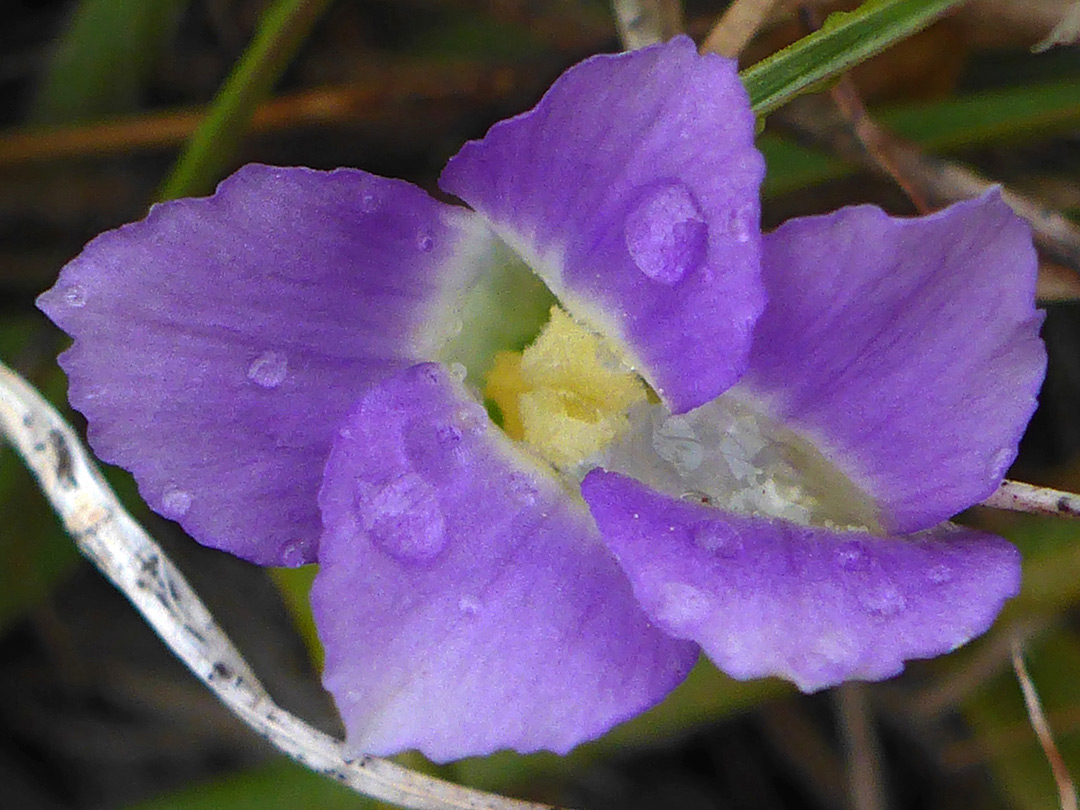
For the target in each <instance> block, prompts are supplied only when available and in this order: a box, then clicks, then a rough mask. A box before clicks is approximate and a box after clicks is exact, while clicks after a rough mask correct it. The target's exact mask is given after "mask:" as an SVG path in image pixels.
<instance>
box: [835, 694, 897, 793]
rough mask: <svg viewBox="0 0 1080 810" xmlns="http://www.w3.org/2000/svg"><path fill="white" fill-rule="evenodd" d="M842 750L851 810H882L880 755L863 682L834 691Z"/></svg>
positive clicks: (882, 791)
mask: <svg viewBox="0 0 1080 810" xmlns="http://www.w3.org/2000/svg"><path fill="white" fill-rule="evenodd" d="M833 694H834V696H835V699H836V708H837V714H838V715H839V717H838V720H839V723H838V725H839V726H840V737H841V739H842V742H843V747H844V761H845V764H846V768H847V777H848V791H849V796H850V800H851V806H852V808H853V809H854V810H883V808H884V807H885V790H884V788H883V787H882V777H881V752H880V750H879V747H878V740H877V733H876V732H875V730H874V718H873V714H872V711H871V708H870V701H869V695H868V693H867V687H866V684H864V683H859V682H857V681H851V682H849V683H845V684H842V685H841V686H839V687H838V688H837V689H836V690H835V691H834V693H833Z"/></svg>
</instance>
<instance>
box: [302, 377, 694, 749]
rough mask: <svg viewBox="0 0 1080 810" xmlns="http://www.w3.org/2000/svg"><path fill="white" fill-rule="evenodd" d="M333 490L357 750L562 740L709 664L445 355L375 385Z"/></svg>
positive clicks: (336, 657) (323, 550) (337, 615)
mask: <svg viewBox="0 0 1080 810" xmlns="http://www.w3.org/2000/svg"><path fill="white" fill-rule="evenodd" d="M319 502H320V506H321V508H322V513H323V520H324V522H325V524H326V533H325V534H324V536H323V539H322V542H321V546H320V552H319V557H320V562H321V569H320V571H319V574H318V576H317V577H316V580H315V586H314V588H313V590H312V605H313V607H314V611H315V617H316V622H317V624H318V627H319V634H320V637H321V638H322V641H323V644H324V646H325V648H326V669H325V672H324V682H325V684H326V687H327V689H329V690H330V692H331V693H332V694H333V695H334V697H335V699H336V701H337V704H338V708H339V710H340V711H341V714H342V717H343V718H344V720H345V726H346V729H347V730H348V740H349V744H350V747H351V748H352V749H353V750H356V751H364V752H367V753H374V754H390V753H395V752H397V751H401V750H403V749H406V748H418V749H420V750H421V751H423V752H424V754H426V755H427V756H429V757H431V758H433V759H436V760H440V761H441V760H448V759H454V758H458V757H463V756H470V755H475V754H485V753H488V752H491V751H494V750H496V749H499V748H514V749H517V750H518V751H523V752H524V751H535V750H539V749H548V750H552V751H557V752H560V753H564V752H566V751H568V750H569V749H570V748H572V747H573V746H574V745H576V744H578V743H580V742H583V741H584V740H588V739H591V738H593V737H596V736H598V735H599V734H601V733H603V732H604V731H606V730H607V729H608V728H610V727H611V726H612V725H614V724H615V723H617V722H619V721H621V720H624V719H627V718H629V717H631V716H633V715H635V714H637V713H639V712H641V711H644V710H645V709H646V708H648V707H649V706H651V705H653V704H654V703H656V702H658V701H659V700H660V699H661V698H662V697H663V696H664V695H665V694H667V692H668V691H669V690H670V689H672V688H673V687H674V686H675V685H676V684H677V683H679V682H680V681H681V680H682V679H683V677H685V675H686V673H687V672H688V671H689V669H690V667H691V666H692V665H693V663H694V660H695V658H696V655H697V648H696V646H694V645H693V644H688V643H686V642H682V641H675V640H673V639H671V638H669V637H668V636H666V635H664V634H663V633H661V632H659V631H658V630H656V629H655V628H653V627H652V626H651V625H650V624H649V623H648V621H647V620H646V618H645V615H644V613H642V612H641V610H640V608H639V607H638V605H637V603H636V601H635V600H634V597H633V594H632V593H631V591H630V587H629V585H628V583H627V581H626V578H625V577H624V576H623V574H622V572H621V571H620V570H619V569H618V566H616V565H615V562H614V561H613V560H612V559H611V556H610V555H609V554H608V552H607V550H606V549H605V548H604V547H603V544H602V543H601V542H600V539H599V537H598V536H597V534H596V529H595V527H594V526H593V524H592V521H591V520H590V518H589V516H588V513H587V512H586V510H585V508H584V506H583V505H582V504H581V503H580V502H578V501H576V500H572V499H571V498H570V497H569V496H568V495H567V494H566V492H565V490H563V488H562V487H561V485H560V484H558V483H557V482H556V481H555V480H554V479H552V478H551V477H549V476H548V475H547V474H546V473H544V472H543V471H542V470H541V468H539V467H536V466H534V465H533V464H532V463H531V462H527V461H524V460H523V459H520V458H518V457H516V456H515V455H514V451H512V450H511V449H510V448H509V443H508V440H507V439H506V438H505V436H504V435H503V434H502V433H501V432H500V431H499V430H498V428H496V427H494V426H493V425H492V424H491V422H490V421H489V420H488V419H487V417H486V415H485V413H484V411H483V408H481V407H480V405H478V404H477V403H475V402H473V401H472V400H471V399H470V398H469V396H468V395H467V394H466V393H465V391H464V389H463V388H462V387H461V386H460V384H458V383H456V381H454V380H453V379H452V377H451V376H450V375H449V374H448V373H447V372H446V371H445V370H444V369H442V368H441V367H439V366H435V365H421V366H417V367H415V368H412V369H409V370H407V371H405V372H403V373H401V374H399V375H397V376H395V377H394V378H392V379H389V380H387V381H385V382H384V383H382V384H379V385H377V386H374V387H373V388H372V389H371V390H370V392H369V393H368V394H367V395H366V396H365V397H364V399H363V401H362V402H361V403H360V404H359V405H358V406H357V408H356V409H355V410H354V411H353V412H352V413H351V414H350V416H349V417H348V419H347V420H346V422H345V424H344V427H343V428H342V432H341V435H340V436H339V437H338V439H337V440H336V441H335V443H334V449H333V452H332V454H331V456H330V461H329V463H328V464H327V468H326V478H325V481H324V484H323V489H322V491H321V494H320V497H319Z"/></svg>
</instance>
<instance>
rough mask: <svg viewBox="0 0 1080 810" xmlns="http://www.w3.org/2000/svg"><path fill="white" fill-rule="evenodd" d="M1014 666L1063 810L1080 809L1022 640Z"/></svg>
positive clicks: (1015, 645) (1017, 644) (1016, 645)
mask: <svg viewBox="0 0 1080 810" xmlns="http://www.w3.org/2000/svg"><path fill="white" fill-rule="evenodd" d="M1012 664H1013V670H1015V672H1016V680H1017V681H1019V682H1020V691H1021V692H1023V694H1024V706H1025V707H1026V708H1027V713H1028V719H1029V720H1030V721H1031V728H1032V729H1033V730H1034V731H1035V736H1036V737H1038V738H1039V745H1041V746H1042V749H1043V753H1045V754H1046V759H1047V761H1048V762H1049V763H1050V770H1051V771H1052V772H1053V774H1054V782H1055V783H1056V784H1057V790H1058V801H1059V802H1060V804H1061V810H1077V806H1076V787H1075V786H1074V785H1073V780H1072V777H1071V776H1070V775H1069V769H1068V767H1066V765H1065V760H1064V759H1062V758H1061V752H1060V751H1058V749H1057V746H1056V745H1055V744H1054V736H1053V734H1051V733H1050V723H1048V722H1047V720H1046V715H1045V714H1044V713H1043V708H1042V702H1041V701H1040V700H1039V695H1038V693H1037V692H1036V691H1035V684H1034V683H1032V681H1031V676H1030V675H1028V671H1027V665H1025V664H1024V656H1023V653H1022V651H1021V648H1020V641H1019V640H1017V641H1014V642H1013V648H1012Z"/></svg>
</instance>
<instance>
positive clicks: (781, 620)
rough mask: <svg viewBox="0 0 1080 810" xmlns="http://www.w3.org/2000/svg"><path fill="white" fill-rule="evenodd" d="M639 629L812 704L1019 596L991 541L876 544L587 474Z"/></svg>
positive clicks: (914, 539)
mask: <svg viewBox="0 0 1080 810" xmlns="http://www.w3.org/2000/svg"><path fill="white" fill-rule="evenodd" d="M582 492H583V494H584V495H585V499H586V500H587V501H588V503H589V507H590V509H591V510H592V513H593V517H595V518H596V522H597V524H599V526H600V531H601V534H602V535H603V537H604V541H605V542H606V543H607V544H608V547H609V548H610V549H611V550H612V552H613V553H614V554H615V556H616V557H617V558H618V560H619V563H620V564H621V565H622V567H623V570H625V571H626V573H627V575H628V576H629V577H630V581H631V583H632V584H633V587H634V593H635V594H636V596H637V598H638V600H639V601H640V602H641V605H642V607H644V609H645V611H646V613H648V614H649V617H650V618H651V619H652V620H653V621H654V622H655V623H656V624H657V625H658V626H659V627H661V628H662V629H664V630H666V631H667V632H669V633H671V634H672V635H673V636H675V637H677V638H687V639H692V640H694V641H696V642H697V643H698V644H700V645H701V646H702V648H703V649H704V650H705V653H706V654H707V655H708V656H709V657H710V658H711V659H712V660H713V661H714V662H715V663H716V665H717V666H718V667H720V668H721V669H723V670H724V671H725V672H727V673H728V674H729V675H731V676H732V677H735V678H739V679H746V678H756V677H762V676H765V675H779V676H781V677H784V678H787V679H789V680H791V681H794V682H795V684H796V685H798V687H799V688H800V689H803V690H804V691H812V690H816V689H822V688H824V687H827V686H831V685H834V684H837V683H840V682H841V681H844V680H848V679H862V680H880V679H882V678H888V677H890V676H891V675H895V674H897V673H898V672H900V670H901V669H902V668H903V663H904V661H905V660H908V659H911V658H928V657H931V656H935V655H939V654H941V653H945V652H948V651H950V650H952V649H954V648H956V647H958V646H960V645H961V644H963V643H965V642H966V641H968V640H970V639H971V638H973V637H974V636H977V635H979V634H980V633H982V632H983V631H985V630H986V629H987V628H988V627H989V626H990V624H991V623H992V622H993V620H994V617H995V616H996V615H997V614H998V612H999V611H1000V610H1001V606H1002V603H1003V602H1004V601H1005V600H1006V599H1008V598H1009V597H1011V596H1014V595H1015V594H1016V593H1017V591H1018V590H1019V587H1020V558H1019V554H1018V553H1017V552H1016V549H1014V548H1013V547H1012V546H1011V545H1009V544H1008V543H1007V542H1005V541H1004V540H1002V539H1001V538H999V537H994V536H993V535H988V534H983V533H981V532H976V531H972V530H970V529H963V528H959V527H956V526H951V525H948V524H944V525H942V526H939V527H937V528H935V529H933V530H931V531H929V532H924V533H920V534H918V535H913V536H910V537H899V538H880V537H874V536H872V535H870V534H867V533H864V532H836V531H831V530H828V529H822V528H809V527H805V526H797V525H795V524H793V523H786V522H783V521H771V520H766V519H762V518H755V517H747V516H742V515H736V514H733V513H730V512H722V511H720V510H718V509H714V508H711V507H707V506H701V505H698V504H693V503H688V502H685V501H680V500H678V499H674V498H669V497H667V496H664V495H659V494H657V493H656V492H653V491H652V490H650V489H648V488H647V487H645V486H643V485H641V484H639V483H638V482H636V481H634V480H633V479H631V478H626V477H624V476H621V475H616V474H614V473H608V472H604V471H601V470H594V471H593V472H591V473H589V475H588V476H587V477H586V478H585V481H584V483H583V484H582Z"/></svg>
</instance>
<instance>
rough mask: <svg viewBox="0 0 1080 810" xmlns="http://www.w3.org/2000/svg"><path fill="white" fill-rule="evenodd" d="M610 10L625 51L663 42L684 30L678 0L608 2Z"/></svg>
mask: <svg viewBox="0 0 1080 810" xmlns="http://www.w3.org/2000/svg"><path fill="white" fill-rule="evenodd" d="M611 9H612V11H613V12H615V27H616V28H618V29H619V40H620V41H621V42H622V44H623V47H624V48H626V50H628V51H636V50H637V49H638V48H644V47H645V46H646V45H655V44H656V43H657V42H665V41H667V40H669V39H671V38H672V37H673V36H675V35H676V34H678V33H680V32H681V31H682V29H683V12H682V2H681V0H611Z"/></svg>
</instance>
